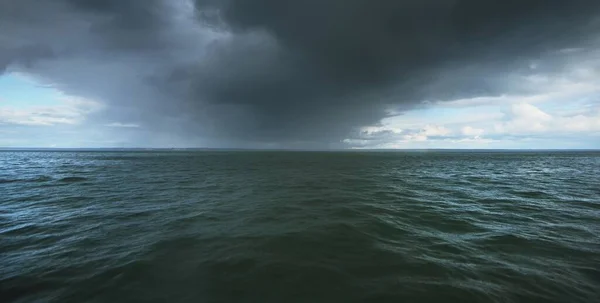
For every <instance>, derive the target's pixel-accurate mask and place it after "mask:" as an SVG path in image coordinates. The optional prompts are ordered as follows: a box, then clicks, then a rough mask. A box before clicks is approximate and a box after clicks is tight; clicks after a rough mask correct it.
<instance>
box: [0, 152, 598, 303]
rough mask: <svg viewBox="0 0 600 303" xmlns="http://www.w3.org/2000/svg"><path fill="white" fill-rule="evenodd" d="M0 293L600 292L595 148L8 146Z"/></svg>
mask: <svg viewBox="0 0 600 303" xmlns="http://www.w3.org/2000/svg"><path fill="white" fill-rule="evenodd" d="M0 237H1V238H0V301H2V302H111V303H116V302H600V153H595V152H544V153H534V152H529V153H501V152H494V153H490V152H402V153H350V152H347V153H334V152H331V153H299V152H287V153H285V152H160V153H153V152H1V153H0Z"/></svg>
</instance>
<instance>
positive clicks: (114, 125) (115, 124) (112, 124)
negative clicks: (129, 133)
mask: <svg viewBox="0 0 600 303" xmlns="http://www.w3.org/2000/svg"><path fill="white" fill-rule="evenodd" d="M105 126H107V127H123V128H138V127H140V126H139V125H138V124H135V123H120V122H113V123H109V124H106V125H105Z"/></svg>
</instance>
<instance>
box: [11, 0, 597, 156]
mask: <svg viewBox="0 0 600 303" xmlns="http://www.w3.org/2000/svg"><path fill="white" fill-rule="evenodd" d="M40 3H41V4H40ZM27 5H28V6H27ZM599 8H600V2H599V1H595V0H574V1H562V0H520V1H517V0H430V1H428V0H404V1H399V0H379V1H371V0H327V1H325V0H303V1H292V0H254V1H249V0H196V1H161V0H150V1H135V0H130V1H127V0H110V1H101V0H93V1H92V0H88V1H86V0H63V1H54V2H50V1H47V2H46V1H18V0H14V1H10V0H3V1H2V2H1V4H0V18H2V19H4V21H3V20H0V33H3V34H4V33H7V35H6V37H5V38H4V39H5V40H7V41H5V42H6V43H4V44H3V46H2V45H0V67H6V66H8V65H9V64H11V63H12V64H21V65H22V66H25V68H26V69H27V70H28V71H29V72H30V73H38V74H40V75H42V76H43V77H44V78H46V79H49V81H54V82H56V83H58V85H60V87H61V88H63V89H65V90H67V91H74V92H76V93H78V94H82V95H89V96H90V97H95V98H100V99H102V100H105V102H108V103H109V104H110V106H109V109H108V111H107V112H106V113H105V118H106V117H113V118H114V117H118V118H119V119H127V118H135V119H137V120H141V121H142V122H145V123H144V124H145V125H147V126H148V127H151V128H152V129H155V130H162V131H165V130H167V131H172V132H175V133H178V134H180V135H182V136H183V137H185V136H196V135H199V136H203V137H205V138H219V139H220V140H224V141H222V142H227V144H236V143H234V142H249V143H253V142H263V143H265V142H266V143H269V142H272V143H280V144H282V146H295V145H294V144H297V145H302V146H307V145H311V144H315V145H314V146H326V145H325V144H327V143H331V142H334V143H335V142H339V141H340V139H342V138H344V136H345V135H346V134H348V133H349V132H351V131H352V130H353V128H355V127H359V126H363V125H367V124H373V123H376V122H377V121H379V119H381V118H382V117H384V116H385V115H386V109H389V108H395V109H396V110H403V109H406V108H409V107H410V106H414V105H416V104H417V103H418V102H421V101H423V100H450V99H456V98H465V97H471V96H481V95H497V94H506V93H511V90H515V89H518V85H515V83H510V80H505V78H506V77H505V76H506V75H508V74H510V73H514V72H515V71H517V72H523V73H527V72H529V71H528V70H526V67H527V66H528V65H529V62H530V60H534V59H540V58H543V57H544V56H546V55H547V54H548V53H550V52H554V51H556V50H559V49H562V48H567V47H569V48H571V47H579V46H581V45H584V46H586V47H589V41H590V39H592V38H595V35H596V32H597V30H598V29H599V26H598V20H597V17H598V13H599ZM42 9H43V10H44V11H42ZM191 9H194V11H193V12H194V16H193V17H192V19H191V20H190V22H187V21H186V22H183V21H182V20H181V18H182V16H180V14H181V12H191V11H192V10H191ZM49 16H53V18H50V17H49ZM26 20H33V21H34V22H26ZM62 23H64V24H62ZM57 24H58V25H57ZM2 25H4V27H1V26H2ZM22 35H29V36H26V37H28V38H23V36H22ZM0 37H2V36H0ZM49 37H51V38H49ZM0 39H3V38H0ZM0 41H2V40H0ZM586 43H587V45H586ZM21 49H23V50H26V49H27V50H29V51H27V52H21V51H19V50H21ZM73 58H77V60H75V59H73ZM36 59H37V60H39V62H37V64H36ZM82 64H87V70H88V71H89V72H88V73H85V72H82V71H81V69H82V66H81V65H82ZM65 71H68V72H65ZM165 117H166V118H165ZM167 118H168V119H167ZM310 142H312V143H310ZM309 143H310V144H309Z"/></svg>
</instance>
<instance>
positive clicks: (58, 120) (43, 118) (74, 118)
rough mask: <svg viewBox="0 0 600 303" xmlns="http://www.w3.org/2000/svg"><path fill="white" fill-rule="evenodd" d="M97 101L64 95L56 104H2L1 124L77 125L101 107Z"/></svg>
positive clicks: (0, 109) (0, 111)
mask: <svg viewBox="0 0 600 303" xmlns="http://www.w3.org/2000/svg"><path fill="white" fill-rule="evenodd" d="M100 108H101V105H100V104H99V103H97V102H94V101H90V100H86V99H82V98H74V97H70V96H65V95H62V96H61V97H60V98H59V100H58V102H57V104H56V105H49V106H29V107H14V106H0V124H13V125H29V126H53V125H59V124H68V125H75V124H79V123H81V122H82V121H83V120H85V117H86V116H87V115H88V114H90V113H92V112H94V111H96V110H98V109H100Z"/></svg>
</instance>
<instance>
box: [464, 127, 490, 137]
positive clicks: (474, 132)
mask: <svg viewBox="0 0 600 303" xmlns="http://www.w3.org/2000/svg"><path fill="white" fill-rule="evenodd" d="M461 133H462V134H463V135H464V136H468V137H480V136H481V135H483V134H484V133H485V130H484V129H481V128H474V127H471V126H468V125H467V126H465V127H463V128H462V129H461Z"/></svg>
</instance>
